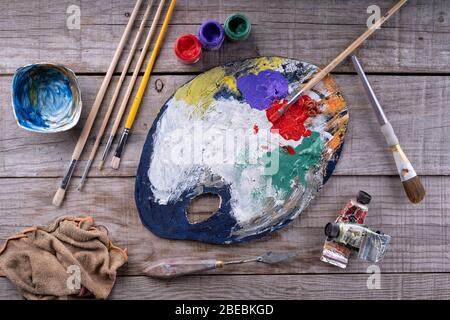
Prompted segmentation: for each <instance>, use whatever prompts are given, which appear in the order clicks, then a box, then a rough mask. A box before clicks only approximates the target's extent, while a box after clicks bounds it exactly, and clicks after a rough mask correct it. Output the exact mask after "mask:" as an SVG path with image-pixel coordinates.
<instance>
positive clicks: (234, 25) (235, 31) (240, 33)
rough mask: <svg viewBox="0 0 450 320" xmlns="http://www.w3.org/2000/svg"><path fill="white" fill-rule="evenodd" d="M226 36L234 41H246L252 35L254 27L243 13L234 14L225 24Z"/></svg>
mask: <svg viewBox="0 0 450 320" xmlns="http://www.w3.org/2000/svg"><path fill="white" fill-rule="evenodd" d="M223 27H224V29H225V34H226V36H227V38H228V39H230V40H232V41H239V40H245V39H247V38H248V36H249V35H250V30H251V29H252V25H251V23H250V19H249V18H248V17H247V16H246V15H244V14H242V13H238V12H236V13H233V14H232V15H230V16H229V17H228V18H227V19H226V20H225V23H224V24H223Z"/></svg>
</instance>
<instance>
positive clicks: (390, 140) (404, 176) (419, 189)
mask: <svg viewBox="0 0 450 320" xmlns="http://www.w3.org/2000/svg"><path fill="white" fill-rule="evenodd" d="M352 61H353V64H354V65H355V69H356V72H357V73H358V75H359V78H360V79H361V81H362V83H363V86H364V89H365V90H366V93H367V95H368V96H369V100H370V103H371V104H372V108H373V111H374V112H375V115H376V116H377V119H378V123H379V124H380V129H381V132H382V133H383V135H384V137H385V138H386V142H387V144H388V146H389V147H390V148H391V151H392V154H393V155H394V160H395V164H396V165H397V170H398V173H399V175H400V180H401V181H402V184H403V188H404V189H405V192H406V195H407V196H408V198H409V200H410V201H411V202H412V203H418V202H420V201H422V199H423V198H424V197H425V189H424V187H423V185H422V182H420V179H419V177H418V176H417V173H416V171H415V170H414V168H413V166H412V165H411V162H409V160H408V158H407V157H406V155H405V153H404V152H403V150H402V148H401V147H400V143H399V141H398V139H397V136H396V135H395V132H394V129H393V128H392V125H391V124H390V123H389V121H388V119H387V118H386V115H385V114H384V112H383V109H382V107H381V105H380V102H379V101H378V99H377V97H376V95H375V93H374V91H373V89H372V87H371V85H370V83H369V80H368V79H367V77H366V74H365V73H364V70H363V69H362V67H361V64H360V63H359V61H358V59H357V58H356V56H352Z"/></svg>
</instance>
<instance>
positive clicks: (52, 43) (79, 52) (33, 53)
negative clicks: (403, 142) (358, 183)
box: [0, 0, 450, 73]
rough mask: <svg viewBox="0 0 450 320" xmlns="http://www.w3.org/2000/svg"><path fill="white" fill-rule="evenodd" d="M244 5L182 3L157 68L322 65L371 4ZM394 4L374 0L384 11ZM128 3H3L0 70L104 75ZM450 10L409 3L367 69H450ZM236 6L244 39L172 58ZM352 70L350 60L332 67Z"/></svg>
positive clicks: (376, 42) (371, 52) (378, 39)
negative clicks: (37, 66) (58, 69)
mask: <svg viewBox="0 0 450 320" xmlns="http://www.w3.org/2000/svg"><path fill="white" fill-rule="evenodd" d="M241 2H242V1H237V0H233V1H230V2H229V1H206V0H185V1H179V3H177V8H176V10H175V16H174V19H173V22H172V23H173V24H172V25H171V26H170V27H169V30H168V34H167V39H166V41H165V42H164V46H163V48H162V51H161V56H163V57H165V58H164V59H159V60H158V63H157V65H156V66H155V71H156V72H173V71H176V72H192V71H201V70H205V69H208V68H210V67H212V66H215V65H217V64H222V63H224V62H228V61H233V60H236V59H242V58H248V57H253V56H256V55H274V54H276V55H283V56H288V57H291V58H300V59H304V60H305V61H308V62H311V63H314V64H316V65H319V66H322V67H323V66H325V65H327V64H328V63H329V62H330V61H331V60H332V59H333V58H334V57H335V56H337V54H338V53H339V52H341V51H342V50H343V49H344V48H346V47H347V46H348V45H349V44H350V43H351V42H352V41H353V40H354V39H356V37H357V36H358V35H360V34H361V33H362V32H364V30H365V29H366V28H367V27H366V20H367V18H368V17H369V14H367V12H366V10H367V7H368V6H369V5H372V4H373V1H370V0H364V1H357V0H351V1H343V2H342V1H332V0H327V1H320V3H317V2H316V1H313V0H309V1H295V0H284V1H282V3H279V2H278V1H277V2H273V1H272V2H271V1H269V0H265V1H261V3H260V4H259V5H255V4H254V2H252V1H244V2H243V3H241ZM393 3H394V1H388V0H383V1H379V5H380V7H381V8H382V9H383V12H384V11H386V10H387V9H389V8H390V7H391V6H392V5H393ZM72 4H75V5H79V6H80V8H81V28H80V29H79V30H69V29H68V28H67V27H66V19H67V17H68V14H66V9H67V7H68V6H69V5H72ZM132 7H133V1H132V0H127V1H119V0H114V1H111V0H102V1H96V2H95V4H93V3H92V2H91V1H79V0H78V1H67V0H66V1H61V2H58V3H57V4H55V3H54V2H53V1H51V0H43V1H34V2H31V3H30V4H29V3H28V2H26V3H23V2H21V1H14V2H2V4H0V10H1V11H0V12H2V17H1V18H0V30H1V31H0V39H2V46H1V48H0V56H1V57H2V58H3V59H2V61H0V72H1V73H13V72H14V71H15V70H16V69H17V68H18V67H20V66H22V65H24V64H28V63H30V62H41V61H47V62H56V63H58V62H60V63H64V64H65V65H67V66H69V67H71V68H72V69H73V70H74V71H75V72H105V70H106V69H107V66H108V64H109V61H110V60H111V57H112V54H113V52H114V49H115V47H116V46H117V43H118V42H119V38H120V35H121V34H122V32H123V29H124V27H125V24H126V22H127V19H128V18H127V17H126V13H127V12H128V13H129V11H130V10H131V8H132ZM280 7H281V8H283V9H282V10H280ZM449 7H450V5H449V3H448V1H446V0H435V1H427V0H416V1H409V3H408V4H407V6H406V7H405V8H404V9H402V10H401V11H400V13H399V14H398V15H396V16H394V17H393V18H392V20H391V21H388V22H387V24H386V26H383V27H382V28H381V29H380V30H378V31H377V32H376V33H375V34H374V35H373V36H372V37H371V38H370V39H369V40H368V42H367V43H365V44H364V45H363V47H362V48H361V49H360V50H358V56H359V57H360V58H361V59H362V60H363V61H367V63H366V66H365V68H366V71H367V72H374V71H376V72H436V73H441V72H449V71H450V64H449V63H448V62H449V56H448V52H449V51H450V32H448V30H449V29H448V25H449V22H448V19H449V17H448V16H447V15H448V12H449V9H450V8H449ZM315 8H317V9H315ZM234 11H241V12H243V13H245V14H247V15H248V16H249V17H250V19H251V20H252V22H253V24H254V26H253V28H252V33H251V36H250V38H249V39H248V40H246V41H245V42H237V43H231V42H227V43H225V45H224V46H223V48H222V49H221V50H219V51H213V52H206V53H205V55H204V57H203V58H202V60H201V61H200V63H198V64H196V65H195V66H186V65H183V64H182V63H179V62H177V60H176V57H175V55H174V54H173V49H172V48H173V44H174V41H175V39H176V37H178V36H179V35H180V34H183V33H196V32H197V29H198V24H199V23H200V22H201V21H203V20H204V19H205V17H207V18H215V19H218V20H219V21H221V22H223V21H225V18H226V17H227V15H228V14H230V13H232V12H234ZM311 22H313V23H311ZM126 54H127V52H125V53H124V57H126ZM62 57H63V58H62ZM124 60H125V58H123V59H122V62H121V65H120V66H119V69H120V70H121V66H122V65H123V63H124ZM352 70H353V69H352V66H351V64H350V63H349V62H347V63H344V64H343V65H341V66H340V67H339V68H338V69H337V71H352Z"/></svg>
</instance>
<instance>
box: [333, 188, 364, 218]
mask: <svg viewBox="0 0 450 320" xmlns="http://www.w3.org/2000/svg"><path fill="white" fill-rule="evenodd" d="M371 200H372V197H371V196H370V194H368V193H367V192H365V191H362V190H360V191H359V192H358V194H357V195H356V199H350V200H349V201H348V202H347V203H346V204H345V206H344V207H343V208H342V210H341V211H340V212H339V215H338V217H337V219H336V221H335V222H352V223H358V224H363V223H364V220H365V219H366V215H367V212H368V211H369V207H368V204H369V203H370V201H371Z"/></svg>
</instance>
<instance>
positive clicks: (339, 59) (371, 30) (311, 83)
mask: <svg viewBox="0 0 450 320" xmlns="http://www.w3.org/2000/svg"><path fill="white" fill-rule="evenodd" d="M406 2H407V0H400V1H399V2H397V4H395V5H394V6H393V7H392V8H391V9H390V10H389V11H388V12H386V14H385V15H384V16H382V17H381V18H380V19H378V20H377V21H376V22H375V23H374V24H373V25H372V26H371V27H370V28H368V29H367V30H366V31H365V32H364V33H363V34H362V35H360V36H359V37H358V39H356V40H355V41H354V42H353V43H352V44H351V45H350V46H348V47H347V49H345V50H344V51H342V52H341V53H340V54H339V55H338V56H337V57H336V58H334V60H333V61H331V63H330V64H329V65H327V66H326V67H325V68H323V69H322V70H320V71H319V72H318V73H317V74H316V75H314V76H313V77H312V79H311V80H309V81H308V82H307V83H306V84H305V85H304V86H302V87H301V89H300V90H299V91H298V92H297V93H295V95H293V96H292V97H291V98H290V99H289V100H288V102H287V104H286V105H285V106H283V107H281V108H279V109H278V110H277V112H274V113H272V114H271V115H270V117H269V120H270V122H272V123H274V122H276V121H278V120H279V119H280V117H281V116H282V115H283V114H284V113H285V112H286V111H288V110H289V108H290V107H291V106H292V105H293V104H294V103H295V102H296V101H297V100H298V99H299V98H300V97H301V96H302V95H303V93H305V92H306V91H308V90H310V89H312V88H313V87H314V86H315V85H316V84H318V83H319V82H320V81H321V80H322V79H323V78H325V77H326V76H327V75H328V74H329V73H330V72H331V71H332V70H333V69H334V68H336V66H338V65H339V64H340V63H341V62H342V61H343V60H344V59H345V58H347V57H348V56H349V55H350V54H351V53H352V52H353V51H354V50H355V49H356V48H358V47H359V46H360V45H361V44H362V43H363V42H364V41H365V40H366V39H367V38H368V37H369V36H370V35H371V34H372V33H374V32H375V30H377V29H378V28H379V27H380V26H381V25H382V24H383V23H384V22H386V20H388V19H389V18H390V17H391V16H392V15H393V14H394V13H395V12H397V11H398V10H399V9H400V8H401V7H402V6H403V5H404V4H405V3H406Z"/></svg>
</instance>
